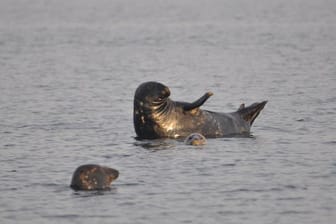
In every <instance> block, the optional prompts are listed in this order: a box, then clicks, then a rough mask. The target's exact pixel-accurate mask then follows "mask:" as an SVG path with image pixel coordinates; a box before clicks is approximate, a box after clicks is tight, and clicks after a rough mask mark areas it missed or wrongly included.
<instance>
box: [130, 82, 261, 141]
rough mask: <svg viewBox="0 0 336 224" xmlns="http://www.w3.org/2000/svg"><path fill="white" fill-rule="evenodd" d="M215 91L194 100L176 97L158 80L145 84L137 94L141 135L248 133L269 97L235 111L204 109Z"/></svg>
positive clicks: (137, 129) (137, 126)
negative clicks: (223, 111)
mask: <svg viewBox="0 0 336 224" xmlns="http://www.w3.org/2000/svg"><path fill="white" fill-rule="evenodd" d="M211 95H213V94H212V93H211V92H207V93H205V94H204V95H203V96H202V97H200V98H199V99H198V100H196V101H195V102H192V103H187V102H178V101H173V100H171V99H170V98H169V96H170V90H169V88H168V87H167V86H165V85H163V84H161V83H158V82H145V83H143V84H141V85H140V86H139V87H138V88H137V90H136V91H135V95H134V113H133V121H134V128H135V132H136V134H137V136H138V137H139V138H143V139H155V138H180V137H186V136H188V135H189V134H191V133H200V134H202V135H204V136H205V137H210V138H215V137H224V136H229V135H237V134H248V133H249V132H250V128H251V125H252V123H253V121H254V120H255V118H256V117H257V116H258V115H259V113H260V111H261V110H262V109H263V108H264V106H265V104H266V103H267V101H263V102H261V103H255V104H252V105H251V106H249V107H245V106H244V104H242V105H241V106H240V108H239V109H238V110H237V111H235V112H232V113H218V112H212V111H208V110H202V109H200V106H202V105H203V104H204V102H205V101H206V100H207V99H208V98H209V97H210V96H211Z"/></svg>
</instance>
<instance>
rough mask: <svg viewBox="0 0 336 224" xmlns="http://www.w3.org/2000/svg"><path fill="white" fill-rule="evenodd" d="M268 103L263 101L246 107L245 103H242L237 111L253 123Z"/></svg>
mask: <svg viewBox="0 0 336 224" xmlns="http://www.w3.org/2000/svg"><path fill="white" fill-rule="evenodd" d="M266 103H267V101H263V102H261V103H254V104H252V105H250V106H248V107H245V105H244V104H242V105H241V106H240V107H239V109H238V110H237V113H238V114H240V115H241V116H242V117H243V119H244V120H245V121H247V122H248V123H249V124H250V125H252V124H253V122H254V120H255V119H256V118H257V116H258V115H259V113H260V111H261V110H262V109H263V108H264V106H265V105H266Z"/></svg>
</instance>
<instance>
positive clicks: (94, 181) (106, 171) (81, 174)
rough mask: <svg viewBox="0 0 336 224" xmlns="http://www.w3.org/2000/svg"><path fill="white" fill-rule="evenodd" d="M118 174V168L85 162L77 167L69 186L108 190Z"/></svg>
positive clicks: (82, 188)
mask: <svg viewBox="0 0 336 224" xmlns="http://www.w3.org/2000/svg"><path fill="white" fill-rule="evenodd" d="M118 176H119V172H118V170H115V169H112V168H109V167H106V166H99V165H95V164H87V165H82V166H80V167H78V168H77V169H76V170H75V172H74V174H73V176H72V180H71V185H70V187H71V188H72V189H74V190H86V191H89V190H108V189H110V185H111V183H112V181H113V180H115V179H117V178H118Z"/></svg>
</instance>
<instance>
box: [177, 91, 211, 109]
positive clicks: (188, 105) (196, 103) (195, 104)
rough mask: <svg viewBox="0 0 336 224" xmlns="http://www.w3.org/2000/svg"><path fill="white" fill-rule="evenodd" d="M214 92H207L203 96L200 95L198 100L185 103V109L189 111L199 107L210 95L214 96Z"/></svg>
mask: <svg viewBox="0 0 336 224" xmlns="http://www.w3.org/2000/svg"><path fill="white" fill-rule="evenodd" d="M212 95H213V93H212V92H207V93H205V94H204V95H203V96H202V97H200V98H199V99H198V100H196V101H194V102H192V103H184V105H183V110H185V111H189V110H192V109H195V108H198V107H200V106H202V105H203V104H204V102H205V101H207V99H209V97H210V96H212Z"/></svg>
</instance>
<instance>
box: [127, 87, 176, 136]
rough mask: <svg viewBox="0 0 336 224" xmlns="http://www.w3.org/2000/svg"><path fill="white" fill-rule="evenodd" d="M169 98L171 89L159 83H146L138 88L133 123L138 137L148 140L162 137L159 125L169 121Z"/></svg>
mask: <svg viewBox="0 0 336 224" xmlns="http://www.w3.org/2000/svg"><path fill="white" fill-rule="evenodd" d="M169 96H170V90H169V88H168V87H167V86H165V85H163V84H161V83H158V82H146V83H143V84H141V85H140V86H139V87H138V88H137V90H136V91H135V96H134V113H133V121H134V127H135V132H136V134H137V135H138V136H141V137H142V138H146V139H154V138H159V137H160V136H161V134H160V127H159V126H158V124H159V123H164V122H165V120H167V119H168V116H169V115H168V114H169V108H170V105H169V101H168V99H169ZM156 121H158V122H156Z"/></svg>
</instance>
